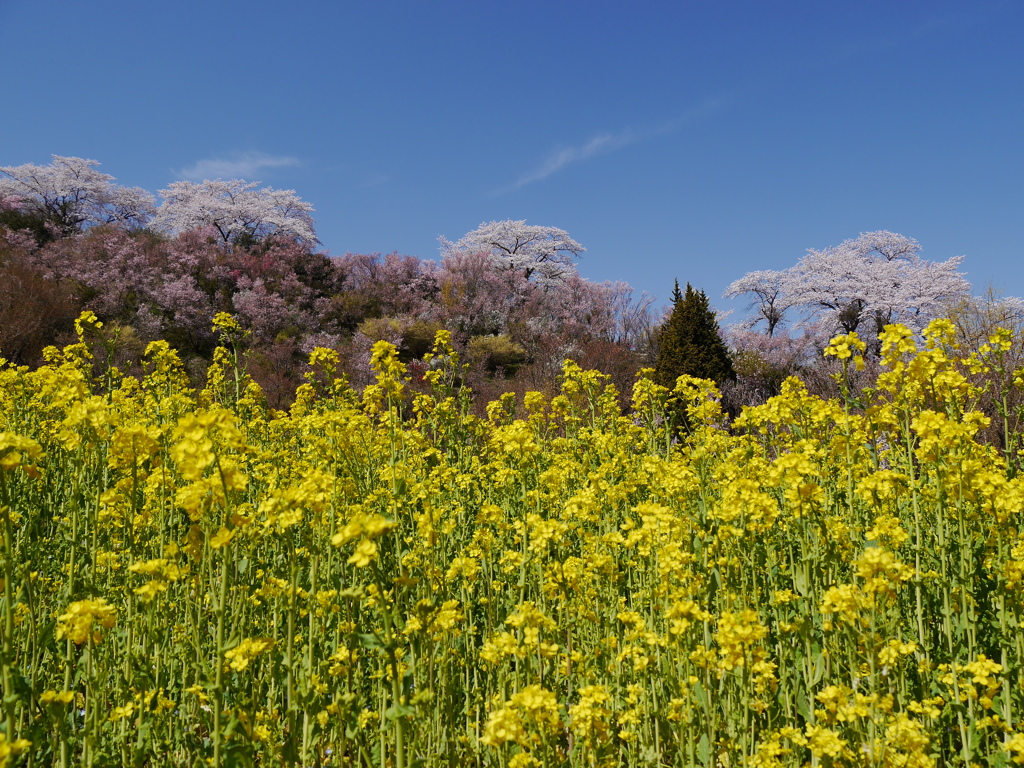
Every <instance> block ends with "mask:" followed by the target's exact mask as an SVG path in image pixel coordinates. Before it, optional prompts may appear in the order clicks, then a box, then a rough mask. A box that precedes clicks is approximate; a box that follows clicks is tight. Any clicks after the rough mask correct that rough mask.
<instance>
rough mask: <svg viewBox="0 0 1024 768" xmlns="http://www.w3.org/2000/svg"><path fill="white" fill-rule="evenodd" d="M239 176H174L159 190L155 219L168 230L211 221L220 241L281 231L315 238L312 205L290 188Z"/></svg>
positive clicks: (309, 241) (310, 242)
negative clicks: (189, 178)
mask: <svg viewBox="0 0 1024 768" xmlns="http://www.w3.org/2000/svg"><path fill="white" fill-rule="evenodd" d="M258 186H259V183H258V182H249V181H244V180H242V179H232V180H230V181H222V180H220V179H216V180H214V181H210V180H206V181H202V182H198V183H197V182H192V181H175V182H173V183H171V184H169V185H168V186H167V189H162V190H160V197H162V198H163V203H161V205H160V207H159V208H158V209H157V212H156V217H155V219H154V222H153V223H154V225H155V226H156V227H157V228H158V229H160V230H162V231H164V232H168V233H171V234H176V233H179V232H186V231H188V230H191V229H198V228H200V227H213V228H214V229H215V230H216V231H217V232H218V233H219V235H220V238H221V240H222V241H223V242H224V243H235V242H239V241H243V242H244V241H248V240H262V239H264V238H266V237H269V236H271V235H280V236H283V237H288V238H291V239H294V240H297V241H299V242H301V243H303V244H305V245H310V246H311V245H315V244H317V243H319V240H317V237H316V231H315V229H314V225H313V217H312V216H311V215H310V213H311V212H312V211H313V206H312V205H310V204H309V203H307V202H305V201H303V200H302V199H301V198H300V197H299V196H298V195H296V194H295V190H293V189H274V188H272V187H264V188H262V189H257V187H258Z"/></svg>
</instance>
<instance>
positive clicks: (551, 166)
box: [495, 98, 727, 194]
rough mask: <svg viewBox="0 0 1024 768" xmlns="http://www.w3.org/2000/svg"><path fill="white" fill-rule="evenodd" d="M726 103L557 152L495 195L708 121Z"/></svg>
mask: <svg viewBox="0 0 1024 768" xmlns="http://www.w3.org/2000/svg"><path fill="white" fill-rule="evenodd" d="M726 101H727V100H726V99H725V98H717V99H707V100H705V101H703V102H701V103H700V104H698V105H696V106H695V107H692V108H691V109H688V110H686V111H685V112H683V113H682V114H680V115H679V116H677V117H675V118H673V119H672V120H669V121H667V122H665V123H662V124H661V125H657V126H652V127H648V128H645V129H640V130H636V129H633V128H625V129H623V130H621V131H618V132H617V133H601V134H598V135H597V136H594V137H593V138H592V139H590V140H589V141H587V142H586V143H584V144H580V145H578V146H574V147H564V148H561V149H557V150H555V151H553V152H552V153H551V154H550V155H548V157H547V158H545V160H544V161H543V162H542V163H540V165H538V166H537V167H536V168H534V169H533V170H532V171H528V172H527V173H524V174H523V175H522V176H520V177H519V179H518V180H516V182H515V183H514V184H511V185H509V186H507V187H504V188H502V189H499V190H498V191H497V192H496V193H495V194H503V193H505V192H513V191H515V190H517V189H522V188H523V187H525V186H526V185H528V184H533V183H534V182H537V181H541V180H542V179H546V178H548V177H549V176H551V175H552V174H555V173H558V172H559V171H561V170H562V169H563V168H566V167H567V166H570V165H573V164H575V163H581V162H583V161H585V160H588V159H589V158H591V157H595V156H596V155H603V154H607V153H609V152H615V151H616V150H619V149H622V148H623V147H628V146H629V145H630V144H637V143H639V142H642V141H647V140H649V139H652V138H654V137H656V136H662V135H665V134H668V133H674V132H675V131H677V130H679V129H680V128H682V127H683V126H684V125H686V124H687V123H691V122H694V121H696V120H699V119H702V118H705V117H708V116H709V115H711V114H712V113H714V112H716V111H717V110H719V109H720V108H721V107H722V106H723V105H725V104H726Z"/></svg>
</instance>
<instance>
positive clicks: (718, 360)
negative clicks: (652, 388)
mask: <svg viewBox="0 0 1024 768" xmlns="http://www.w3.org/2000/svg"><path fill="white" fill-rule="evenodd" d="M680 376H693V377H695V378H699V379H710V380H711V381H713V382H715V383H716V384H718V385H721V384H722V382H724V381H727V380H731V379H735V378H736V372H735V371H734V370H733V367H732V361H731V360H730V359H729V350H728V348H727V347H726V346H725V341H724V340H723V339H722V334H721V333H720V331H719V329H718V320H716V319H715V313H714V312H713V311H712V309H711V305H710V304H709V303H708V297H707V295H705V293H704V291H696V290H694V288H693V286H692V285H690V284H689V283H687V284H686V292H685V293H681V292H680V290H679V283H678V282H676V284H675V289H674V291H673V293H672V312H671V314H670V315H669V316H668V319H667V320H666V321H665V323H664V324H663V325H662V326H661V328H660V329H659V331H658V362H657V365H656V366H655V369H654V381H655V382H657V383H658V384H660V385H661V386H663V387H668V388H671V387H673V386H674V385H675V382H676V380H677V379H678V378H679V377H680Z"/></svg>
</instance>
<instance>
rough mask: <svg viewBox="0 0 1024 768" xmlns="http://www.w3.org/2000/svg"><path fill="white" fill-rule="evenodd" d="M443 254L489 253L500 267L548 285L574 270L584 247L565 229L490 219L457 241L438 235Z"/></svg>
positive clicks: (568, 275) (574, 271) (560, 279)
mask: <svg viewBox="0 0 1024 768" xmlns="http://www.w3.org/2000/svg"><path fill="white" fill-rule="evenodd" d="M440 241H441V251H442V253H443V254H444V255H446V256H448V255H452V254H459V253H462V254H472V253H488V254H490V257H491V259H492V260H493V261H494V263H495V264H496V265H497V266H498V267H499V268H500V269H505V270H510V271H514V272H519V273H520V274H522V275H523V276H524V277H526V279H528V280H531V281H533V282H536V283H540V284H544V285H551V284H556V283H561V282H564V281H565V280H566V279H567V278H568V277H570V276H571V275H574V274H575V273H576V267H575V259H576V257H578V256H579V255H580V254H581V253H583V251H585V250H586V248H584V247H583V246H582V245H580V244H579V243H577V242H576V241H575V240H573V239H572V238H571V237H569V233H568V232H566V231H565V230H564V229H558V228H557V227H542V226H533V225H529V224H527V223H526V221H525V220H523V221H513V220H511V219H508V220H506V221H491V222H485V223H483V224H481V225H480V226H479V227H477V228H476V229H474V230H473V231H472V232H468V233H467V234H466V235H465V236H464V237H462V238H461V239H460V240H459V241H458V242H456V243H452V242H450V241H449V240H447V239H445V238H444V237H442V238H440Z"/></svg>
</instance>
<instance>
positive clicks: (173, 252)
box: [0, 156, 1024, 409]
mask: <svg viewBox="0 0 1024 768" xmlns="http://www.w3.org/2000/svg"><path fill="white" fill-rule="evenodd" d="M97 165H98V163H96V162H95V161H91V160H83V159H81V158H73V157H60V156H53V162H52V163H51V164H49V165H45V166H37V165H22V166H9V167H0V354H2V355H3V356H4V357H6V358H7V359H9V360H10V361H12V362H14V363H17V364H28V365H32V364H35V363H37V362H39V360H40V356H41V352H42V349H43V347H44V346H45V345H48V344H54V343H57V344H59V343H62V342H65V341H68V340H70V338H71V327H72V321H73V319H74V318H75V317H76V316H77V315H78V313H79V312H80V311H82V310H84V309H90V310H92V311H94V312H95V313H96V314H97V316H99V317H100V319H102V320H103V321H104V322H105V333H106V334H108V336H109V339H108V347H109V349H111V350H112V351H113V354H114V358H115V359H114V360H113V362H114V363H115V364H117V365H119V366H120V367H122V368H123V369H128V370H131V368H132V366H133V365H137V364H138V361H139V359H140V358H141V356H142V353H143V351H144V348H145V345H146V343H147V342H149V341H151V340H154V339H158V338H162V339H166V340H168V341H169V342H170V343H171V344H172V345H173V346H174V347H175V348H176V349H177V350H178V352H179V354H180V355H181V357H182V359H183V360H184V361H185V363H186V365H187V367H188V369H189V370H190V372H191V374H192V375H193V377H194V379H195V381H196V382H197V383H198V382H200V381H201V380H202V377H203V373H204V371H205V367H206V365H207V364H208V362H209V359H210V356H211V354H212V350H213V349H214V347H215V345H216V339H215V337H214V335H213V333H212V331H211V327H210V319H211V318H212V317H213V315H214V314H215V313H217V312H220V311H226V312H230V313H231V314H232V315H234V316H235V317H236V318H237V319H238V321H239V323H240V325H241V326H242V327H243V328H244V329H245V331H246V334H247V336H246V339H245V346H246V356H245V359H246V364H247V368H248V371H249V373H250V375H252V376H253V378H254V379H255V380H256V381H257V382H258V383H259V384H260V385H261V386H262V387H263V389H264V392H265V394H266V396H267V398H268V402H269V403H270V404H271V405H272V406H273V407H285V406H287V404H288V402H289V398H290V396H291V394H292V393H293V392H294V390H295V387H296V386H297V385H298V384H299V383H301V381H302V373H303V364H304V361H305V360H306V358H307V356H308V354H309V352H311V351H312V350H313V349H314V348H315V347H317V346H324V347H331V348H333V349H336V350H338V351H339V353H340V355H341V358H342V364H343V370H344V371H345V372H346V373H347V375H348V377H349V379H350V381H351V383H352V384H353V386H356V387H359V386H362V385H364V384H366V383H368V382H369V381H370V376H371V373H370V370H369V352H370V347H371V346H372V344H373V343H374V342H376V341H378V340H381V339H384V340H387V341H390V342H391V343H393V344H395V345H396V347H398V349H399V351H400V356H401V358H402V359H403V361H405V362H406V363H407V364H408V365H409V366H410V373H411V374H412V376H413V378H414V379H415V378H416V377H417V376H421V375H422V373H423V372H424V370H425V365H426V364H425V363H424V362H423V358H424V355H425V354H426V353H427V352H428V351H429V350H430V347H431V345H432V342H433V338H434V335H435V333H436V332H437V331H438V330H440V329H446V330H449V331H451V332H452V335H453V339H454V341H455V344H456V348H457V349H458V350H459V353H460V354H461V356H462V359H463V360H464V361H465V362H466V363H467V368H466V373H465V377H464V378H465V383H466V384H468V385H469V386H470V387H471V388H472V389H473V391H474V392H475V393H477V395H478V397H479V398H480V400H481V401H486V400H488V399H493V398H494V397H496V396H497V395H499V394H501V393H502V392H504V391H508V390H513V389H514V390H518V391H523V390H528V389H537V390H541V391H550V390H552V389H553V388H554V386H555V385H556V382H557V376H558V373H559V371H560V370H561V364H562V361H563V360H564V359H566V358H572V359H574V360H575V361H576V362H578V363H579V364H580V365H582V366H584V367H588V368H596V369H599V370H601V371H603V372H605V373H607V374H609V375H610V376H611V377H612V381H613V383H615V384H616V386H617V387H618V388H619V390H620V391H621V392H624V393H626V392H628V391H629V390H630V388H631V385H632V382H633V380H634V378H635V375H636V373H637V371H638V370H639V369H640V368H643V367H651V368H654V369H655V371H656V373H655V376H656V379H657V380H658V381H659V382H661V383H664V384H666V385H669V384H671V383H672V382H674V381H675V378H676V377H677V376H678V375H679V374H681V373H688V374H691V375H697V376H702V377H707V378H712V379H714V380H716V381H717V382H719V383H720V384H721V385H722V387H723V390H724V392H725V396H726V398H727V399H728V400H729V404H730V405H731V406H732V407H733V408H734V409H738V408H739V407H740V406H741V405H743V404H746V403H753V402H762V401H763V400H764V399H766V398H767V397H770V396H771V395H773V394H776V393H777V392H778V389H779V387H780V386H781V382H782V381H783V380H784V379H785V378H786V377H787V376H789V375H799V376H801V377H802V378H804V380H805V381H807V382H808V383H809V386H811V387H812V388H817V389H818V390H819V391H822V392H823V393H826V394H827V393H828V391H829V388H830V387H832V386H834V382H833V381H832V379H831V378H830V375H831V373H833V371H832V370H831V369H830V368H829V365H830V363H829V362H828V361H824V360H822V359H821V356H820V351H821V349H822V348H823V347H824V345H825V343H827V340H828V338H829V337H830V336H831V335H832V333H833V332H836V331H842V332H850V331H858V332H860V333H861V334H862V336H864V337H865V338H866V339H867V340H868V341H869V343H870V342H871V340H872V339H873V338H875V336H876V335H877V332H878V331H880V330H881V329H882V327H884V325H885V324H887V323H890V322H902V323H904V324H907V325H909V326H910V327H911V328H913V329H915V330H919V329H920V328H921V327H923V325H924V324H926V323H927V321H928V320H930V319H932V318H934V317H937V316H940V315H953V316H955V317H957V318H958V319H959V320H960V321H961V324H962V325H963V330H962V332H963V333H964V334H965V338H966V336H969V335H972V334H973V335H975V336H979V337H980V336H983V335H984V334H985V333H986V332H987V329H990V328H994V327H995V326H996V325H999V324H1002V325H1010V326H1012V327H1014V328H1015V329H1016V328H1019V327H1021V326H1022V325H1024V323H1022V318H1024V303H1022V302H1020V301H1019V300H1016V299H1001V298H998V297H992V296H989V297H988V298H987V299H984V300H979V299H974V298H972V297H971V295H970V284H969V283H968V282H967V281H966V279H965V278H964V276H963V275H962V274H961V273H960V272H958V271H957V269H958V267H959V265H960V263H961V260H962V258H961V257H957V258H954V259H950V260H948V261H945V262H930V261H927V260H925V259H923V258H921V257H920V253H919V251H920V246H919V245H918V243H917V242H916V241H915V240H913V239H911V238H907V237H905V236H903V235H898V234H895V233H892V232H884V231H882V232H868V233H864V234H862V235H861V236H860V237H858V238H855V239H852V240H847V241H845V242H844V243H842V244H840V245H839V246H835V247H832V248H826V249H824V250H821V251H818V250H813V249H812V250H809V251H808V252H807V254H806V255H805V256H804V257H803V259H801V260H800V261H799V262H798V263H797V264H796V265H795V266H794V267H792V268H791V269H789V270H784V271H771V270H761V271H757V272H751V273H749V274H747V275H745V276H744V277H742V278H740V279H739V280H737V281H735V282H734V283H732V284H731V285H730V286H729V288H728V289H727V291H726V294H725V296H726V297H736V296H747V297H750V298H751V303H750V305H749V307H748V309H749V310H750V314H749V315H748V317H747V318H746V319H744V320H743V321H741V322H740V323H737V324H734V325H731V326H729V327H727V328H724V329H723V328H721V327H720V325H719V320H718V317H717V316H716V314H715V312H714V311H713V310H712V308H711V307H710V304H709V302H708V299H707V296H706V295H705V294H704V293H703V292H702V291H699V290H697V289H694V288H693V287H692V286H690V285H689V284H687V286H686V290H685V292H683V291H681V290H680V289H679V286H678V284H677V285H676V287H675V291H674V294H673V297H672V304H671V306H670V307H669V308H667V309H666V310H664V311H662V312H660V313H659V312H658V311H656V309H655V308H654V306H653V301H652V299H651V298H650V297H649V296H647V295H640V296H637V295H636V294H635V292H634V291H633V289H632V288H631V287H630V286H629V285H627V284H626V283H622V282H605V283H596V282H593V281H589V280H587V279H585V278H583V277H582V276H580V274H579V273H578V271H577V269H576V266H575V262H576V259H577V258H578V257H579V256H580V254H582V253H583V252H584V251H585V248H584V247H583V246H582V245H581V244H580V243H578V242H576V241H575V240H573V239H572V238H571V237H570V236H569V235H568V233H567V232H565V231H564V230H561V229H558V228H555V227H547V226H535V225H528V224H527V223H526V222H525V221H511V220H509V221H500V222H499V221H494V222H489V223H484V224H481V226H480V227H478V228H477V229H476V230H474V231H472V232H470V233H467V234H466V235H465V236H464V237H462V238H461V239H459V240H458V241H455V242H452V241H449V240H446V239H444V238H442V240H441V258H440V260H439V261H436V262H435V261H428V260H421V259H417V258H414V257H410V256H402V255H399V254H397V253H391V254H351V253H349V254H345V255H344V256H339V257H330V256H328V255H327V254H326V253H324V252H323V251H322V250H320V249H319V247H318V246H319V241H318V240H317V237H316V232H315V226H314V221H313V218H312V212H313V208H312V206H311V205H309V204H308V203H306V202H305V201H303V200H301V198H299V197H298V196H297V195H296V194H295V192H294V191H293V190H276V189H273V188H270V187H264V188H260V187H259V185H258V184H256V183H252V182H246V181H242V180H231V181H222V180H212V181H209V180H208V181H203V182H200V183H195V182H188V181H179V182H174V183H172V184H170V185H169V186H168V187H167V189H164V190H161V191H160V193H159V194H160V197H161V198H162V202H161V204H160V205H159V206H158V205H156V202H155V200H156V198H155V197H154V196H153V195H151V194H150V193H148V192H146V191H145V190H141V189H138V188H126V187H121V186H119V185H117V184H115V183H114V179H113V177H111V176H109V175H107V174H103V173H100V172H99V171H98V170H96V166H97ZM787 325H788V326H789V327H787ZM790 329H792V332H791V331H790ZM874 351H875V352H877V349H875V350H874ZM869 368H870V366H869ZM868 375H870V370H869V371H868V373H866V374H865V376H868Z"/></svg>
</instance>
